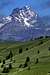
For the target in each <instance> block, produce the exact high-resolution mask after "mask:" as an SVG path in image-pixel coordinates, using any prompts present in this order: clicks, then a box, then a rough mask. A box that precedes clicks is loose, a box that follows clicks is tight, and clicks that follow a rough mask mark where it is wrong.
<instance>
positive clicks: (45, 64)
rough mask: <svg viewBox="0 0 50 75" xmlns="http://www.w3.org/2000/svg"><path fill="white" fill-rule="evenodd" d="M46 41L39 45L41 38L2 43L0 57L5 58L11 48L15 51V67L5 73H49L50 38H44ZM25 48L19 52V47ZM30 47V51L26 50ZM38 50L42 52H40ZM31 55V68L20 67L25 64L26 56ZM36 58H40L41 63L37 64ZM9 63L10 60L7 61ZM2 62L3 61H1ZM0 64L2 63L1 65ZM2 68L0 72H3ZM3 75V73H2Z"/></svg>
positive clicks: (34, 74) (45, 74) (13, 74)
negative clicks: (22, 41) (49, 48)
mask: <svg viewBox="0 0 50 75" xmlns="http://www.w3.org/2000/svg"><path fill="white" fill-rule="evenodd" d="M42 41H43V42H44V43H43V44H41V45H39V43H40V42H41V40H34V41H27V42H24V43H13V44H12V43H4V44H3V43H2V44H0V59H2V60H3V59H4V58H5V57H6V56H7V55H8V53H9V50H12V51H13V55H14V57H13V59H15V63H13V62H12V63H13V64H12V65H13V69H12V70H11V71H10V72H9V73H8V74H4V75H49V74H48V72H50V51H49V50H48V47H50V39H42ZM20 47H22V48H23V52H22V53H21V54H19V48H20ZM27 47H28V48H29V50H28V51H26V48H27ZM38 50H39V51H40V53H39V54H38V53H37V52H38ZM27 56H29V57H30V61H31V64H30V65H29V66H30V68H31V69H30V70H27V68H25V69H23V68H20V69H19V68H18V66H19V65H20V64H23V63H24V62H25V60H26V57H27ZM36 58H38V59H39V63H38V64H35V61H36ZM6 62H7V63H9V60H8V61H6ZM1 64H2V63H1ZM1 64H0V65H1ZM1 70H2V69H1V68H0V72H1ZM1 75H3V74H2V73H1Z"/></svg>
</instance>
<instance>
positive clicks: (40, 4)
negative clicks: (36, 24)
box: [0, 0, 50, 16]
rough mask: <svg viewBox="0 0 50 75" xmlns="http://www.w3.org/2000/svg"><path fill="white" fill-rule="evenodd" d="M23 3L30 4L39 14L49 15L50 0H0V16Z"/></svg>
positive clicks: (21, 5) (5, 14)
mask: <svg viewBox="0 0 50 75" xmlns="http://www.w3.org/2000/svg"><path fill="white" fill-rule="evenodd" d="M25 5H28V6H30V5H31V6H32V8H33V9H34V10H35V11H36V12H37V13H38V14H39V15H40V16H46V15H50V0H0V16H8V15H9V14H10V13H11V12H12V10H13V9H14V8H16V7H23V6H25Z"/></svg>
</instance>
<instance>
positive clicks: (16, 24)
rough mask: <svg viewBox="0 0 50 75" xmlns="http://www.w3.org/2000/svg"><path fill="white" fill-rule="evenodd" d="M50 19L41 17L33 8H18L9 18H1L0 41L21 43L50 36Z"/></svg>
mask: <svg viewBox="0 0 50 75" xmlns="http://www.w3.org/2000/svg"><path fill="white" fill-rule="evenodd" d="M49 19H50V18H49ZM49 19H47V18H46V17H43V18H41V17H39V15H38V14H37V13H36V12H35V11H34V10H33V9H32V8H31V7H28V6H24V7H23V8H16V9H14V10H13V11H12V13H11V14H10V15H9V16H7V17H0V40H7V41H21V40H29V39H31V38H35V37H38V36H41V35H50V28H49V27H50V21H49ZM48 21H49V22H48Z"/></svg>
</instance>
